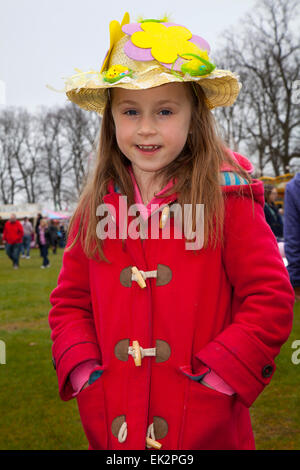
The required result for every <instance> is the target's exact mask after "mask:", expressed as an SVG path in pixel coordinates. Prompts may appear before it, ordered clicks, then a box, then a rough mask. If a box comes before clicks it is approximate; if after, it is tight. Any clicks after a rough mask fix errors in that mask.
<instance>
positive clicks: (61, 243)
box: [57, 225, 66, 248]
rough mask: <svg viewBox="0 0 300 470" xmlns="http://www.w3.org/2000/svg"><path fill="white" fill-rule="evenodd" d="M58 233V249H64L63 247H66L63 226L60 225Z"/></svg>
mask: <svg viewBox="0 0 300 470" xmlns="http://www.w3.org/2000/svg"><path fill="white" fill-rule="evenodd" d="M57 233H58V236H59V241H58V243H59V246H60V248H64V247H65V245H66V231H65V227H64V226H63V225H60V227H59V232H57Z"/></svg>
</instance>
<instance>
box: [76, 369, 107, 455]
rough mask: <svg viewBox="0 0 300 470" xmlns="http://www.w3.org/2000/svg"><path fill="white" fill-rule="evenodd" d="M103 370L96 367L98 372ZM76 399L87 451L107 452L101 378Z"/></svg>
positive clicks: (105, 419)
mask: <svg viewBox="0 0 300 470" xmlns="http://www.w3.org/2000/svg"><path fill="white" fill-rule="evenodd" d="M105 369H106V367H104V366H100V367H97V370H99V371H105ZM76 398H77V404H78V409H79V414H80V418H81V422H82V426H83V429H84V432H85V434H86V437H87V439H88V442H89V449H93V450H107V441H108V433H107V418H106V404H105V395H104V388H103V379H102V376H100V377H99V378H98V379H97V380H95V382H93V383H92V384H91V385H88V387H86V388H85V389H84V390H82V391H81V392H80V393H79V394H78V395H77V397H76Z"/></svg>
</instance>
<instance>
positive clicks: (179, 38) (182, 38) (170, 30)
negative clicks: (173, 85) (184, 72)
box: [131, 21, 200, 64]
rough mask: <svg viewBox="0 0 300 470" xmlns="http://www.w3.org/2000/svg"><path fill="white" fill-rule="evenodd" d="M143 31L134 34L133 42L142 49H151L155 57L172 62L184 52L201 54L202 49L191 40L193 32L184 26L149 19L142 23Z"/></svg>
mask: <svg viewBox="0 0 300 470" xmlns="http://www.w3.org/2000/svg"><path fill="white" fill-rule="evenodd" d="M140 26H141V28H142V29H143V31H137V32H135V33H133V34H132V36H131V41H132V43H133V44H134V45H135V46H137V47H140V48H142V49H150V48H151V54H152V56H153V57H154V59H156V60H158V61H159V62H162V63H167V64H171V63H173V62H174V61H175V60H176V59H177V58H178V56H181V55H183V54H199V53H200V49H199V48H198V47H197V46H196V45H195V44H193V43H192V42H190V41H189V39H191V37H192V33H191V32H190V31H189V30H188V29H187V28H185V27H184V26H169V27H166V26H165V25H163V24H161V23H158V22H151V21H147V22H144V23H141V25H140Z"/></svg>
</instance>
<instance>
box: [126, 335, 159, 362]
mask: <svg viewBox="0 0 300 470" xmlns="http://www.w3.org/2000/svg"><path fill="white" fill-rule="evenodd" d="M128 354H129V355H130V356H132V357H133V359H134V363H135V365H136V366H141V365H142V359H143V358H144V357H145V356H156V348H146V349H144V348H142V347H141V346H140V345H139V342H138V341H132V346H129V348H128Z"/></svg>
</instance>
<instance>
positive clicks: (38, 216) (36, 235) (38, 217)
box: [34, 213, 43, 256]
mask: <svg viewBox="0 0 300 470" xmlns="http://www.w3.org/2000/svg"><path fill="white" fill-rule="evenodd" d="M42 218H43V216H42V214H40V213H39V214H38V215H37V219H36V224H35V229H34V230H35V241H36V243H37V244H38V234H39V225H40V222H41V219H42ZM41 256H42V253H41Z"/></svg>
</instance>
